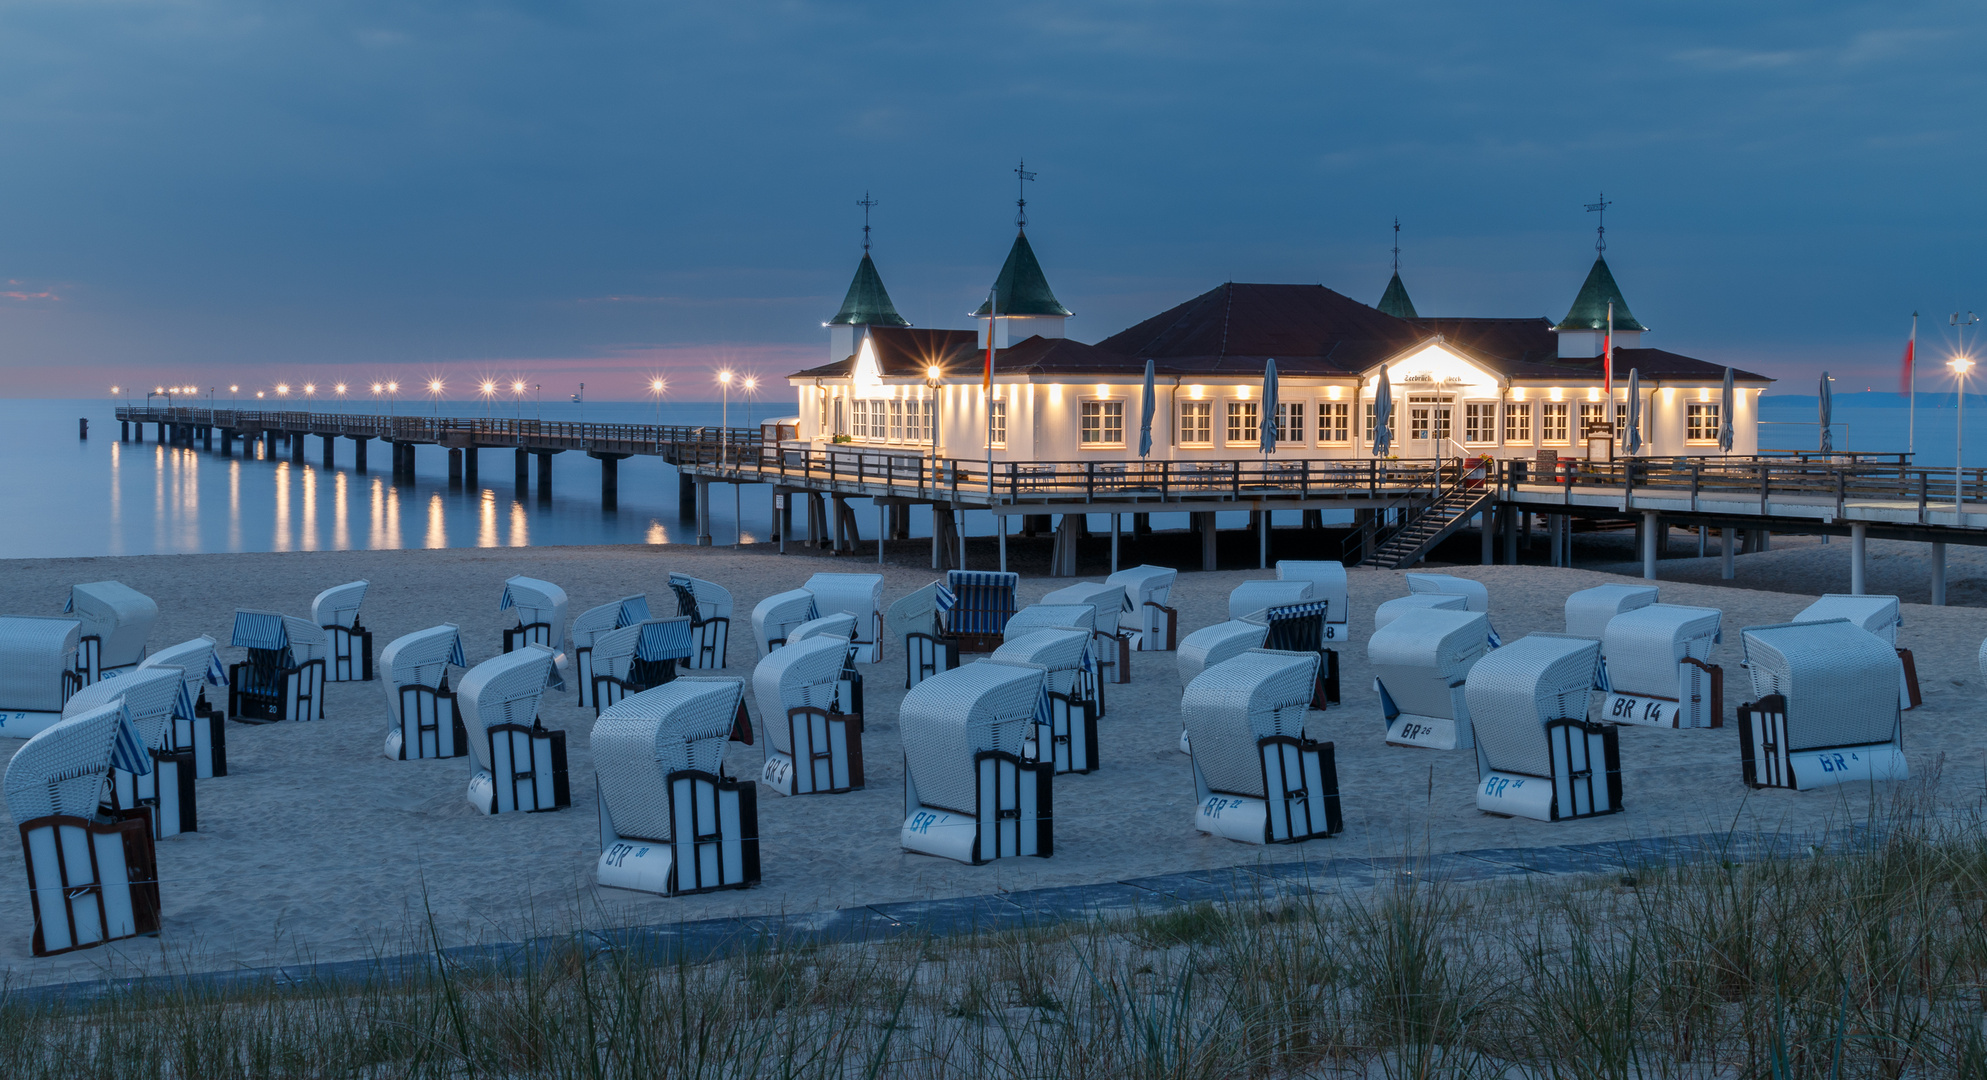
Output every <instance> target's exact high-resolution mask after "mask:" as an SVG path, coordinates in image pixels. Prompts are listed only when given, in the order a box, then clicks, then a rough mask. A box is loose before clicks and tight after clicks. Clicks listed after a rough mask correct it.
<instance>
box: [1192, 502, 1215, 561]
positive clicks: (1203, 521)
mask: <svg viewBox="0 0 1987 1080" xmlns="http://www.w3.org/2000/svg"><path fill="white" fill-rule="evenodd" d="M1193 523H1194V528H1196V529H1198V530H1200V568H1201V569H1202V570H1212V569H1214V567H1215V551H1214V514H1213V513H1212V512H1211V511H1206V510H1203V511H1200V512H1198V513H1196V514H1194V516H1193Z"/></svg>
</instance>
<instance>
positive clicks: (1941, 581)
mask: <svg viewBox="0 0 1987 1080" xmlns="http://www.w3.org/2000/svg"><path fill="white" fill-rule="evenodd" d="M1932 606H1934V607H1945V606H1946V542H1945V541H1944V540H1934V541H1932Z"/></svg>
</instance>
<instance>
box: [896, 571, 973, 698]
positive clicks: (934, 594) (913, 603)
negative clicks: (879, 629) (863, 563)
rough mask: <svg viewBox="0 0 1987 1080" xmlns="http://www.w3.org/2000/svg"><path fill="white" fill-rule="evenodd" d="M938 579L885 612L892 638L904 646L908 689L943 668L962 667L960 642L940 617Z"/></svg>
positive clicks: (915, 590)
mask: <svg viewBox="0 0 1987 1080" xmlns="http://www.w3.org/2000/svg"><path fill="white" fill-rule="evenodd" d="M942 588H943V586H941V585H939V583H938V582H936V581H934V582H932V583H931V584H929V585H926V586H925V587H924V588H922V589H913V590H912V591H911V592H909V593H907V594H906V595H904V596H902V597H900V598H898V600H897V602H896V603H894V604H891V605H890V610H889V611H887V612H885V613H884V615H883V625H884V628H885V631H886V632H887V633H888V634H889V635H890V640H892V641H895V642H899V643H901V644H902V645H903V646H904V689H906V690H909V689H910V688H911V687H913V686H916V685H917V684H918V683H920V682H922V681H923V680H925V679H927V678H930V677H931V676H933V675H936V674H938V673H939V672H941V671H951V670H952V669H953V668H956V667H958V666H959V643H958V642H957V641H955V640H954V639H953V638H952V637H951V635H949V634H947V633H946V632H945V627H944V626H943V625H942V624H941V623H940V621H939V618H938V605H939V593H940V590H941V589H942Z"/></svg>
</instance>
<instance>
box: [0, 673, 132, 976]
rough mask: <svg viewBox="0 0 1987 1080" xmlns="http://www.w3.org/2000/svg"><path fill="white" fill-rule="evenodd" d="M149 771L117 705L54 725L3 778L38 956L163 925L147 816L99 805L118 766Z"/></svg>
mask: <svg viewBox="0 0 1987 1080" xmlns="http://www.w3.org/2000/svg"><path fill="white" fill-rule="evenodd" d="M151 767H152V760H151V755H150V754H148V753H146V751H145V744H144V740H142V739H140V738H139V737H138V732H137V731H136V729H134V728H133V727H132V726H131V720H130V716H129V714H127V713H126V712H125V709H124V705H123V704H122V703H121V702H113V703H111V704H109V705H104V706H101V707H99V708H96V709H92V710H90V711H89V712H86V713H81V714H79V715H77V716H73V717H70V718H69V719H66V720H61V721H58V722H56V723H55V724H54V725H52V726H50V727H48V728H46V729H44V730H43V731H41V732H40V733H39V734H37V735H36V736H35V737H34V738H32V739H29V740H28V742H27V744H26V745H24V746H22V747H21V748H20V750H18V751H16V752H15V754H14V757H13V760H12V761H9V762H8V763H7V775H6V778H5V780H4V781H0V788H4V789H5V794H6V799H7V811H8V812H9V813H10V814H12V815H13V818H14V821H15V822H16V823H17V824H18V826H19V828H20V831H21V847H22V849H23V852H24V854H25V855H26V857H27V878H28V898H29V903H30V905H31V906H32V907H33V909H34V937H33V939H32V941H31V944H30V947H31V949H32V951H33V953H34V955H36V956H50V955H53V954H55V953H64V952H68V951H70V950H72V949H85V948H89V947H90V946H92V945H102V944H103V943H105V942H107V941H118V940H120V939H123V938H129V937H137V936H138V935H140V934H156V933H158V931H159V871H158V860H157V857H156V855H155V853H154V848H153V846H152V843H153V842H152V828H151V825H150V823H149V822H147V821H146V820H145V817H146V816H147V815H146V812H145V811H142V810H141V811H138V812H136V813H132V814H128V815H119V814H114V813H107V812H105V811H104V809H103V806H102V804H103V797H104V787H105V784H106V783H107V782H108V780H109V777H110V771H111V769H113V768H120V769H125V770H127V771H130V772H143V771H145V770H148V769H150V768H151Z"/></svg>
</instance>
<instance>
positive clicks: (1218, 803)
mask: <svg viewBox="0 0 1987 1080" xmlns="http://www.w3.org/2000/svg"><path fill="white" fill-rule="evenodd" d="M1242 805H1243V802H1242V800H1241V799H1234V798H1229V797H1228V796H1226V795H1210V796H1208V797H1207V801H1206V802H1204V803H1202V804H1200V812H1201V813H1203V814H1205V815H1207V817H1208V818H1209V819H1210V820H1213V821H1219V820H1221V812H1222V811H1223V810H1239V809H1241V808H1242Z"/></svg>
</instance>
